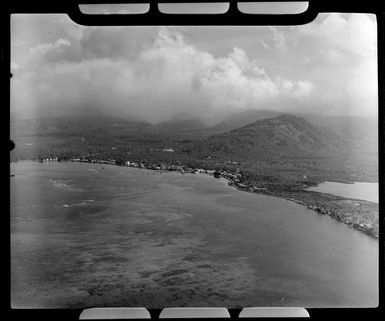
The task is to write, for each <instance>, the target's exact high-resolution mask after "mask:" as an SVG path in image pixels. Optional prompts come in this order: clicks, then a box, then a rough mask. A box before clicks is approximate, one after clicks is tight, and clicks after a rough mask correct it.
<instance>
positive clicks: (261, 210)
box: [10, 162, 378, 308]
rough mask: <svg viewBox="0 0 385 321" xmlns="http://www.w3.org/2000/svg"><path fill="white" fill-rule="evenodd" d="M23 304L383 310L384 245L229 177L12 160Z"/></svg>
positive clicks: (16, 262) (14, 276)
mask: <svg viewBox="0 0 385 321" xmlns="http://www.w3.org/2000/svg"><path fill="white" fill-rule="evenodd" d="M11 173H13V174H15V176H14V177H11V178H10V180H11V186H10V188H11V212H10V218H11V227H10V228H11V299H12V306H13V307H39V308H85V307H91V306H143V307H147V308H163V307H171V306H174V307H175V306H225V307H228V308H240V307H244V306H304V307H341V306H349V307H364V306H365V307H366V306H376V305H377V303H378V240H377V239H374V238H371V237H369V236H367V235H365V234H364V233H361V232H358V231H356V230H353V229H352V228H350V227H349V226H347V225H345V224H343V223H339V222H337V221H335V220H333V219H332V218H330V217H328V216H325V215H318V214H316V213H315V212H314V211H311V210H309V209H307V208H306V207H303V206H300V205H298V204H296V203H293V202H290V201H288V200H283V199H279V198H275V197H269V196H264V195H257V194H252V193H247V192H241V191H238V190H236V189H234V188H232V187H229V186H228V185H227V182H226V181H225V180H223V179H215V178H213V177H212V176H208V175H204V174H196V175H194V174H185V175H182V174H179V173H171V172H159V171H149V170H141V169H135V168H126V167H118V166H111V165H101V164H81V163H51V164H45V163H37V162H18V163H13V164H11Z"/></svg>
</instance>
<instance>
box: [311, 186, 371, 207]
mask: <svg viewBox="0 0 385 321" xmlns="http://www.w3.org/2000/svg"><path fill="white" fill-rule="evenodd" d="M307 190H308V191H314V192H321V193H327V194H333V195H337V196H342V197H346V198H355V199H361V200H366V201H370V202H375V203H378V183H363V182H355V183H354V184H344V183H338V182H328V181H326V182H323V183H321V184H319V185H318V186H316V187H310V188H308V189H307Z"/></svg>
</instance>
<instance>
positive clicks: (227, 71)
mask: <svg viewBox="0 0 385 321" xmlns="http://www.w3.org/2000/svg"><path fill="white" fill-rule="evenodd" d="M376 39H377V36H376V20H375V16H373V15H366V14H341V13H333V14H319V15H318V17H317V18H316V20H314V21H313V22H311V23H309V24H306V25H302V26H274V27H272V26H255V27H213V26H206V27H191V26H189V27H188V26H184V27H183V26H182V27H165V26H161V27H92V26H91V27H86V26H81V25H78V24H76V23H74V22H73V21H71V20H70V18H69V17H68V16H66V15H43V14H41V15H39V14H34V15H22V14H19V15H12V19H11V72H12V74H13V77H12V78H11V112H12V113H17V114H21V115H24V116H25V117H41V115H45V114H53V115H55V114H60V115H64V114H72V115H74V114H75V115H76V114H79V115H80V114H82V113H85V114H89V113H103V114H108V115H113V116H119V117H126V118H134V119H141V120H146V121H150V122H153V123H156V122H160V121H165V120H168V119H172V118H175V117H187V118H189V117H192V118H199V119H201V120H203V121H205V122H207V123H211V124H212V123H215V122H217V121H219V120H220V119H221V118H223V117H225V116H226V115H229V114H234V113H239V112H242V111H244V110H250V109H256V110H258V109H271V110H275V111H282V112H288V113H290V112H296V113H307V114H323V115H352V116H376V115H377V109H378V102H377V91H378V86H377V40H376Z"/></svg>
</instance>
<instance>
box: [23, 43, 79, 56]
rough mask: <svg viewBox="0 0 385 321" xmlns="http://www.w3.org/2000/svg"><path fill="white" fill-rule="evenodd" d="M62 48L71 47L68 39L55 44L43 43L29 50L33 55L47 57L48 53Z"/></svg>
mask: <svg viewBox="0 0 385 321" xmlns="http://www.w3.org/2000/svg"><path fill="white" fill-rule="evenodd" d="M61 46H71V43H70V42H69V40H68V39H58V40H56V41H55V42H54V43H42V44H40V45H37V46H34V47H32V48H31V49H29V52H30V53H31V54H33V55H45V54H47V53H48V52H50V51H52V50H55V49H57V48H59V47H61Z"/></svg>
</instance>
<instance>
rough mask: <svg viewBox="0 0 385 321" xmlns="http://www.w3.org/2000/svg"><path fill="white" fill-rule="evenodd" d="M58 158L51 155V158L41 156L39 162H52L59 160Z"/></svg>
mask: <svg viewBox="0 0 385 321" xmlns="http://www.w3.org/2000/svg"><path fill="white" fill-rule="evenodd" d="M57 161H58V158H57V157H50V158H40V159H39V162H41V163H50V162H57Z"/></svg>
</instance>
